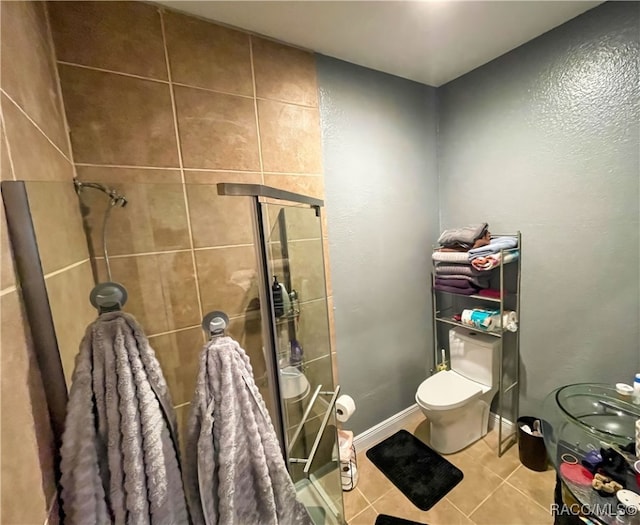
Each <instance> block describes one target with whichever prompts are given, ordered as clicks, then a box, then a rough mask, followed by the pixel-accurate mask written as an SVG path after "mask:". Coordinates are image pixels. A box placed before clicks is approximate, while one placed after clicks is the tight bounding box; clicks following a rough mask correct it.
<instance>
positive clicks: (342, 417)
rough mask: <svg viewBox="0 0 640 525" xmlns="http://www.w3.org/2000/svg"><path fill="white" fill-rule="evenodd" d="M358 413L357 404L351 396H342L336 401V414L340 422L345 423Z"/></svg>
mask: <svg viewBox="0 0 640 525" xmlns="http://www.w3.org/2000/svg"><path fill="white" fill-rule="evenodd" d="M355 411H356V402H355V401H354V400H353V398H352V397H351V396H347V395H342V396H340V397H339V398H338V399H337V400H336V414H337V417H338V421H340V422H341V423H344V422H345V421H348V420H349V418H350V417H351V416H352V415H353V413H354V412H355Z"/></svg>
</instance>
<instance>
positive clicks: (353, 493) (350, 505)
mask: <svg viewBox="0 0 640 525" xmlns="http://www.w3.org/2000/svg"><path fill="white" fill-rule="evenodd" d="M342 498H343V501H344V517H345V519H346V520H347V521H349V520H351V518H353V517H354V516H356V515H357V514H360V512H362V511H363V510H364V509H366V508H367V507H368V506H369V502H368V501H367V500H366V499H365V497H364V496H363V495H362V493H361V492H360V491H359V490H358V488H357V487H356V488H355V489H353V490H350V491H349V492H343V494H342Z"/></svg>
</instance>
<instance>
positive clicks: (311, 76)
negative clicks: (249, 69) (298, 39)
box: [251, 36, 318, 107]
mask: <svg viewBox="0 0 640 525" xmlns="http://www.w3.org/2000/svg"><path fill="white" fill-rule="evenodd" d="M251 44H252V46H253V67H254V70H255V75H256V95H257V96H258V97H262V98H271V99H276V100H282V101H285V102H293V103H295V104H302V105H305V106H313V107H317V105H318V85H317V81H316V61H315V57H314V56H313V54H312V53H309V52H307V51H302V50H301V49H296V48H294V47H291V46H285V45H282V44H278V43H276V42H272V41H270V40H265V39H264V38H258V37H254V36H252V37H251Z"/></svg>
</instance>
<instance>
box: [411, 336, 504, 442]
mask: <svg viewBox="0 0 640 525" xmlns="http://www.w3.org/2000/svg"><path fill="white" fill-rule="evenodd" d="M499 350H500V340H499V339H498V338H497V337H493V336H490V335H486V334H481V333H478V332H474V331H472V330H467V329H464V328H452V329H451V330H450V331H449V352H450V356H451V370H444V371H441V372H437V373H436V374H434V375H432V376H431V377H429V378H427V379H426V380H425V381H423V382H422V384H421V385H420V386H419V387H418V391H417V392H416V403H418V406H420V409H421V410H422V413H423V414H424V415H425V416H426V418H427V419H428V420H429V423H430V438H429V439H430V443H429V445H430V446H431V448H433V449H434V450H436V451H438V452H440V453H441V454H453V453H454V452H458V451H459V450H462V449H463V448H465V447H466V446H468V445H470V444H471V443H473V442H474V441H477V440H478V439H480V438H481V437H483V436H484V435H485V434H486V433H487V429H488V426H489V409H490V407H491V401H492V400H493V397H494V395H495V394H496V392H497V391H498V381H499V378H498V376H499V374H500V371H499V364H500V363H499V360H500V351H499Z"/></svg>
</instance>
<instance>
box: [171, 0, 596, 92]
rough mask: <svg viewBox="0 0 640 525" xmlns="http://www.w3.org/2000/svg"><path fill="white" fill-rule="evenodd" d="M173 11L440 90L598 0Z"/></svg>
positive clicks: (451, 0) (274, 4)
mask: <svg viewBox="0 0 640 525" xmlns="http://www.w3.org/2000/svg"><path fill="white" fill-rule="evenodd" d="M159 3H161V4H164V5H166V6H169V7H172V8H174V9H178V10H180V11H184V12H186V13H190V14H193V15H198V16H201V17H203V18H207V19H210V20H214V21H218V22H222V23H224V24H228V25H231V26H234V27H238V28H242V29H246V30H249V31H252V32H255V33H258V34H262V35H266V36H269V37H271V38H274V39H277V40H280V41H282V42H286V43H289V44H292V45H295V46H298V47H302V48H305V49H310V50H313V51H317V52H318V53H322V54H324V55H329V56H332V57H336V58H340V59H342V60H346V61H347V62H352V63H354V64H359V65H362V66H366V67H369V68H372V69H376V70H378V71H384V72H387V73H391V74H393V75H397V76H400V77H404V78H408V79H411V80H416V81H418V82H422V83H424V84H429V85H431V86H440V85H442V84H444V83H446V82H448V81H450V80H453V79H454V78H457V77H459V76H460V75H463V74H464V73H467V72H468V71H471V70H472V69H475V68H476V67H478V66H481V65H482V64H486V63H487V62H489V61H490V60H492V59H494V58H496V57H498V56H500V55H502V54H504V53H506V52H507V51H509V50H511V49H514V48H516V47H518V46H519V45H521V44H523V43H524V42H527V41H529V40H531V39H533V38H535V37H536V36H538V35H541V34H542V33H545V32H546V31H549V30H550V29H552V28H554V27H556V26H559V25H560V24H562V23H564V22H566V21H567V20H570V19H571V18H574V17H575V16H577V15H579V14H581V13H583V12H585V11H587V10H589V9H591V8H593V7H595V6H597V5H598V4H600V3H602V2H599V1H595V2H594V1H574V0H572V1H456V0H442V1H430V0H423V1H408V2H405V1H374V2H371V1H350V2H344V1H304V0H303V1H289V2H282V1H262V2H254V1H235V2H224V1H223V2H218V1H191V0H184V1H181V0H172V1H160V2H159Z"/></svg>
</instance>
